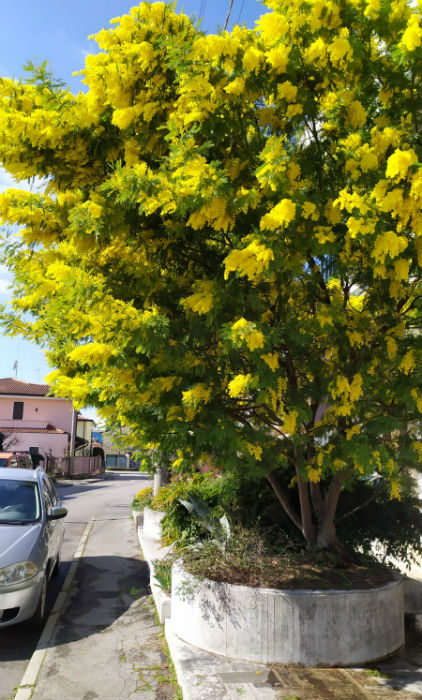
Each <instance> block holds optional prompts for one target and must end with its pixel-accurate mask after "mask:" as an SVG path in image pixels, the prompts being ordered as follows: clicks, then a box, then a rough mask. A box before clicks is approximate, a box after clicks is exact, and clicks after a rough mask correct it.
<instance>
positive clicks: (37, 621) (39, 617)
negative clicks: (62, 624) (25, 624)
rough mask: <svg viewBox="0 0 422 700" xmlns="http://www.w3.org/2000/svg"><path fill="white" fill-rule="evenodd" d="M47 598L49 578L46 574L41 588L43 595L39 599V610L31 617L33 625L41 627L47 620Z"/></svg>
mask: <svg viewBox="0 0 422 700" xmlns="http://www.w3.org/2000/svg"><path fill="white" fill-rule="evenodd" d="M46 598H47V577H46V575H45V574H44V576H43V580H42V586H41V593H40V597H39V599H38V605H37V609H36V610H35V612H34V614H33V616H32V617H31V620H30V622H31V624H32V625H34V626H36V625H41V624H42V623H43V622H44V620H45V601H46Z"/></svg>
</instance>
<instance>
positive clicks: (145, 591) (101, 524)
mask: <svg viewBox="0 0 422 700" xmlns="http://www.w3.org/2000/svg"><path fill="white" fill-rule="evenodd" d="M148 584H149V580H148V567H147V564H146V562H145V561H143V560H142V557H141V554H140V552H139V545H138V542H137V539H136V533H135V530H134V527H133V522H132V520H131V518H130V517H122V515H121V510H120V511H119V510H118V509H117V508H116V509H115V510H114V511H113V510H109V511H108V512H107V513H106V514H105V515H104V518H102V519H101V520H95V521H94V522H93V524H92V530H91V532H90V534H89V537H88V539H87V540H86V543H85V549H84V552H83V555H82V557H81V559H80V562H79V566H78V569H77V571H76V574H75V578H74V580H73V583H72V585H71V591H70V592H69V597H68V599H67V603H66V606H65V609H64V611H63V613H62V614H61V616H60V617H59V621H58V622H57V624H56V627H55V629H54V632H53V636H52V639H51V641H50V643H49V644H46V651H45V657H44V662H43V664H42V666H41V669H40V670H39V673H38V677H37V678H36V682H35V687H34V689H33V693H32V698H33V700H94V699H95V698H99V700H128V699H129V698H131V699H133V700H171V699H172V698H173V697H174V696H175V695H176V692H177V691H176V689H175V686H174V685H173V684H172V683H171V674H170V671H169V667H168V662H167V658H166V656H165V653H164V648H163V642H162V638H161V636H160V635H161V627H160V626H158V625H157V624H156V623H155V619H154V606H153V604H152V601H151V598H150V596H149V586H148Z"/></svg>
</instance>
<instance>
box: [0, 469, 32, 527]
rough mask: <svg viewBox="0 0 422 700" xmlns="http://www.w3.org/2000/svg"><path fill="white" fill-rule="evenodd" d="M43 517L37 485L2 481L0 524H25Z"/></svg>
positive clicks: (0, 488) (0, 487) (0, 486)
mask: <svg viewBox="0 0 422 700" xmlns="http://www.w3.org/2000/svg"><path fill="white" fill-rule="evenodd" d="M40 515H41V507H40V499H39V493H38V487H37V484H35V483H33V482H27V481H13V480H12V479H0V524H10V525H12V524H16V525H17V524H25V523H29V522H34V520H38V519H39V518H40Z"/></svg>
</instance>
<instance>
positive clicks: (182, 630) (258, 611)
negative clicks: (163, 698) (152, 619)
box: [171, 564, 404, 666]
mask: <svg viewBox="0 0 422 700" xmlns="http://www.w3.org/2000/svg"><path fill="white" fill-rule="evenodd" d="M171 619H172V625H173V630H174V633H175V634H176V635H177V636H178V637H180V638H181V639H182V640H184V641H185V642H187V643H188V644H192V645H194V646H196V647H199V648H200V649H204V650H206V651H209V652H213V653H215V654H221V655H223V656H229V657H232V658H238V659H245V660H248V661H256V662H258V663H272V662H274V663H285V664H291V663H292V664H304V665H307V666H349V665H353V664H363V663H366V662H369V661H373V660H375V659H379V658H382V657H385V656H388V655H389V654H392V653H393V652H395V651H396V650H397V649H399V648H400V647H401V646H402V645H403V643H404V601H403V583H402V580H401V578H398V579H397V580H396V581H393V582H392V583H389V584H387V585H385V586H382V587H380V588H376V589H370V590H352V591H305V590H294V591H290V590H284V591H278V590H272V589H265V588H249V587H246V586H234V585H231V584H227V583H217V582H215V581H210V580H198V579H195V578H194V577H193V576H191V575H190V574H188V573H187V572H185V571H184V570H183V569H182V567H181V566H180V565H178V564H175V565H174V567H173V585H172V600H171Z"/></svg>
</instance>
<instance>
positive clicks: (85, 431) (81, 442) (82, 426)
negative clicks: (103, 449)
mask: <svg viewBox="0 0 422 700" xmlns="http://www.w3.org/2000/svg"><path fill="white" fill-rule="evenodd" d="M94 428H95V421H94V420H92V418H86V417H85V416H82V415H81V414H80V413H78V417H77V424H76V449H77V452H78V455H80V456H81V457H89V456H90V455H92V446H93V436H92V431H93V430H94Z"/></svg>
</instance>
